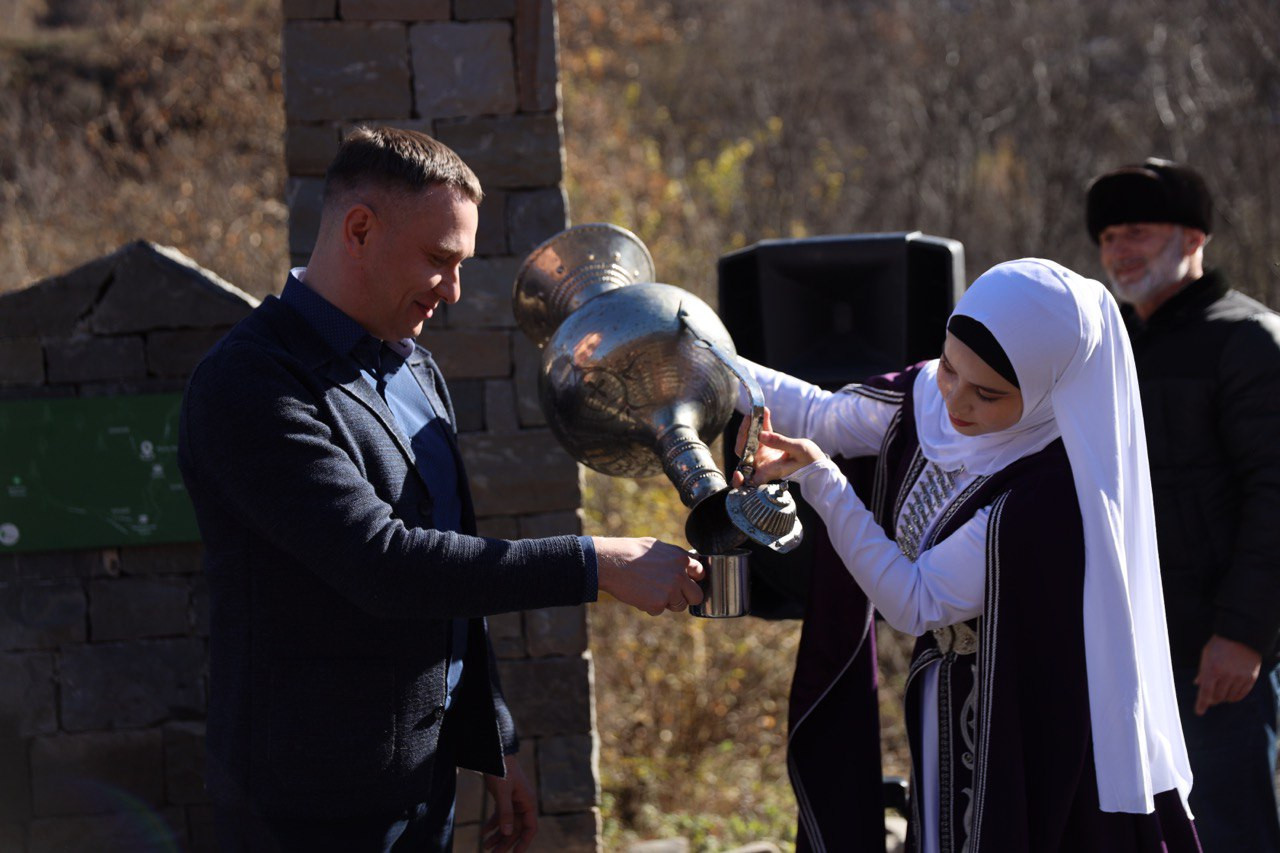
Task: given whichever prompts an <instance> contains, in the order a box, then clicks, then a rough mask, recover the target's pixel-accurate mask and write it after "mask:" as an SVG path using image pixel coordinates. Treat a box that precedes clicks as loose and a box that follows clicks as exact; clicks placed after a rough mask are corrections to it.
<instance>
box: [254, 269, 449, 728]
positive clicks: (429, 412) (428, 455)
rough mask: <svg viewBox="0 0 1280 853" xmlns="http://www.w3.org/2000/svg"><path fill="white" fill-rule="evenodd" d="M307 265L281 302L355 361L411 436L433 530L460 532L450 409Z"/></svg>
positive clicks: (410, 348)
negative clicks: (311, 280) (316, 282)
mask: <svg viewBox="0 0 1280 853" xmlns="http://www.w3.org/2000/svg"><path fill="white" fill-rule="evenodd" d="M305 271H306V268H305V267H298V268H296V269H293V270H290V271H289V280H288V281H287V282H286V283H285V286H284V292H283V293H281V294H280V300H281V301H282V302H284V303H285V304H286V305H288V306H289V307H291V308H293V309H294V310H296V311H297V312H298V313H299V314H301V315H302V317H303V319H305V320H306V321H307V323H309V324H310V325H311V327H312V328H314V329H315V330H316V332H317V333H318V334H319V335H320V337H321V338H323V339H324V341H325V343H327V344H329V346H330V347H332V348H333V349H334V351H335V352H337V353H339V354H340V355H344V356H347V357H349V358H351V359H353V360H354V361H355V363H356V364H357V366H359V368H360V373H361V375H362V376H363V377H364V379H365V381H366V382H368V383H369V385H370V387H372V388H373V389H374V390H375V391H377V392H378V394H379V396H381V397H382V399H383V400H384V401H385V402H386V404H387V408H389V409H390V410H391V414H392V416H393V417H394V418H395V421H396V425H397V426H399V427H400V429H401V431H402V432H403V433H404V434H405V435H406V436H408V437H409V445H410V447H411V448H412V449H413V455H414V459H415V460H416V466H417V468H418V471H419V473H421V474H422V477H423V479H424V480H425V481H426V483H427V491H428V493H429V494H430V495H431V502H432V506H431V514H432V519H431V523H432V526H433V527H434V528H435V529H436V530H449V531H454V532H458V531H460V529H461V527H462V498H461V497H460V495H459V493H458V466H457V464H456V462H455V459H454V455H453V447H452V444H451V442H450V440H449V437H448V433H447V432H446V430H449V429H451V427H450V425H449V422H448V420H447V418H446V415H447V412H448V409H447V408H446V407H445V405H444V401H443V400H441V399H440V398H439V397H438V396H437V394H436V392H435V389H434V388H431V387H428V386H426V385H423V384H420V383H419V382H418V380H417V378H415V376H414V373H413V371H412V370H410V369H409V368H408V367H406V359H407V360H408V362H409V363H410V364H412V363H414V360H415V359H418V360H419V363H420V360H421V358H422V357H421V355H420V354H418V352H417V350H416V349H415V348H414V345H413V341H412V339H406V340H403V341H394V342H383V341H379V340H378V339H376V338H374V337H373V336H371V335H370V334H369V333H368V332H366V331H365V330H364V327H363V326H361V325H360V324H359V323H357V322H356V321H355V320H353V319H351V318H350V317H348V316H347V315H346V314H345V313H343V311H342V310H341V309H339V308H338V307H337V306H335V305H333V304H332V303H330V302H329V301H328V300H326V299H325V298H324V297H322V296H320V294H318V293H316V292H315V291H314V290H312V289H311V288H310V287H307V286H306V285H305V284H304V283H303V282H302V275H303V273H304V272H305ZM467 624H468V623H467V620H466V619H461V618H459V619H454V620H453V642H452V647H451V649H450V652H449V675H448V694H447V696H446V698H445V707H446V708H447V707H448V706H449V705H450V704H452V700H453V692H454V690H455V689H456V688H457V686H458V683H459V682H460V681H461V680H462V659H463V657H464V656H465V655H466V648H467Z"/></svg>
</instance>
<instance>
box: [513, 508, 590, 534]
mask: <svg viewBox="0 0 1280 853" xmlns="http://www.w3.org/2000/svg"><path fill="white" fill-rule="evenodd" d="M565 534H570V535H573V536H580V535H582V511H581V510H577V509H567V510H561V511H560V512H541V513H538V514H537V515H522V516H520V536H521V538H528V539H538V538H541V537H543V536H563V535H565Z"/></svg>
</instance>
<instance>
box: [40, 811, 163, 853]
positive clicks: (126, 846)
mask: <svg viewBox="0 0 1280 853" xmlns="http://www.w3.org/2000/svg"><path fill="white" fill-rule="evenodd" d="M134 808H137V805H136V804H135V805H134ZM186 837H187V825H186V814H185V812H184V811H183V810H182V809H180V808H166V809H148V810H147V811H145V812H141V813H139V814H104V815H87V816H81V817H59V818H44V819H41V820H37V821H34V822H33V823H32V824H31V847H30V849H31V853H36V851H40V853H85V851H90V850H91V851H93V853H138V851H142V850H185V849H186V846H185V844H184V843H183V842H184V841H185V839H186Z"/></svg>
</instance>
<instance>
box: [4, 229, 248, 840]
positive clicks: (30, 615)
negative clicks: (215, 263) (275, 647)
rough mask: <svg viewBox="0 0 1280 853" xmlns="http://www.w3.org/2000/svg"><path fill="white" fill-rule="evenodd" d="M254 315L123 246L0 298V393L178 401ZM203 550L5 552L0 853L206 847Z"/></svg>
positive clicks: (214, 281)
mask: <svg viewBox="0 0 1280 853" xmlns="http://www.w3.org/2000/svg"><path fill="white" fill-rule="evenodd" d="M254 304H256V300H254V299H252V298H251V297H249V296H247V295H246V294H244V293H241V292H240V291H238V290H236V289H235V288H234V287H232V286H231V285H229V284H227V283H226V282H224V281H221V280H220V279H218V278H217V276H215V275H213V274H212V273H209V272H207V271H205V270H201V269H200V268H199V267H197V266H196V265H195V264H194V263H192V262H191V261H190V260H189V259H187V258H185V257H183V256H182V255H180V254H179V253H177V252H175V251H173V250H172V249H166V248H163V247H159V246H155V245H152V244H150V243H143V242H138V243H133V244H131V245H129V246H126V247H124V248H123V249H121V250H120V251H118V252H115V253H113V254H111V255H108V256H106V257H103V258H99V259H98V260H96V261H92V262H90V263H88V264H85V265H84V266H82V267H79V268H77V269H75V270H72V271H71V272H69V273H66V274H65V275H61V276H55V277H53V278H50V279H47V280H45V281H41V282H37V283H36V284H33V285H31V286H30V287H28V288H26V289H24V290H19V291H15V292H11V293H6V294H3V295H0V400H40V399H48V398H76V397H116V396H128V395H136V394H170V393H172V394H176V393H179V392H181V391H182V388H183V386H184V385H185V384H186V379H187V376H188V374H189V373H190V372H191V370H192V369H193V368H194V367H195V365H196V362H197V361H199V359H200V358H201V357H202V356H203V355H204V353H205V352H206V351H207V350H208V349H209V347H210V346H212V345H213V343H214V342H215V341H216V340H217V339H218V338H220V337H221V336H222V335H223V334H225V333H226V331H227V330H228V329H229V328H230V327H231V325H232V324H233V323H235V322H236V321H237V320H239V319H240V318H241V317H243V316H244V315H245V314H247V313H248V312H249V311H250V310H251V309H252V307H253V305H254ZM3 439H4V436H0V440H3ZM0 487H3V488H11V487H13V486H12V484H11V483H9V482H7V481H6V482H5V483H4V484H2V485H0ZM16 488H22V487H21V486H18V487H16ZM200 555H201V551H200V546H199V544H171V545H146V546H143V545H139V546H129V547H118V548H108V549H101V550H65V551H32V552H12V553H0V851H6V853H8V851H15V853H22V851H28V850H29V851H33V853H34V851H41V853H59V851H65V853H74V851H83V850H93V851H97V853H128V851H136V850H143V849H148V850H150V849H156V850H159V849H166V850H167V849H173V850H190V851H212V850H213V835H212V822H211V813H210V809H209V805H208V797H207V795H206V794H205V791H204V719H205V713H206V696H207V687H206V680H207V671H208V666H207V655H208V651H207V646H208V636H209V624H208V609H209V608H208V592H207V586H206V584H205V580H204V575H203V573H202V571H201V561H200Z"/></svg>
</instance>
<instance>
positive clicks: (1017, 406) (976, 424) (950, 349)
mask: <svg viewBox="0 0 1280 853" xmlns="http://www.w3.org/2000/svg"><path fill="white" fill-rule="evenodd" d="M938 390H939V391H941V392H942V399H943V400H944V401H946V404H947V414H948V415H950V416H951V425H952V426H953V427H955V428H956V432H958V433H960V434H961V435H986V434H987V433H990V432H1000V430H1003V429H1008V428H1009V427H1011V426H1013V425H1014V424H1016V423H1017V422H1018V421H1019V419H1021V418H1022V392H1021V391H1019V390H1018V388H1017V387H1016V386H1015V385H1014V384H1013V383H1012V382H1010V381H1009V380H1007V379H1005V378H1004V377H1003V376H1001V375H1000V374H999V373H996V372H995V371H994V370H992V369H991V367H990V366H989V365H988V364H987V363H986V362H985V361H983V360H982V359H980V358H978V355H977V353H975V352H974V351H973V350H971V349H969V348H968V347H967V346H965V345H964V344H963V343H961V341H960V340H959V339H958V338H956V337H955V336H954V335H952V334H951V333H950V332H948V333H947V341H946V343H945V344H943V347H942V358H941V360H940V362H939V364H938Z"/></svg>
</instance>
